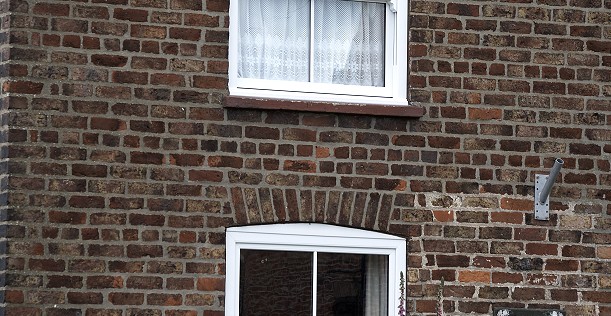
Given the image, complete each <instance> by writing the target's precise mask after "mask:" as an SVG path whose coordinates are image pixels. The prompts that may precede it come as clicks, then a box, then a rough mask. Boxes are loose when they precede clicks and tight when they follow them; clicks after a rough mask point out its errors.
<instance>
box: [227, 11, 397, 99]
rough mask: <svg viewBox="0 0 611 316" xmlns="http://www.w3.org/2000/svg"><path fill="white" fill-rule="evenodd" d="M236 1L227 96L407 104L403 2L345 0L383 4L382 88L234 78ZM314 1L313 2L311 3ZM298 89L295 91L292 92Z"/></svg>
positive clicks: (236, 72) (230, 32)
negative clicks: (384, 17)
mask: <svg viewBox="0 0 611 316" xmlns="http://www.w3.org/2000/svg"><path fill="white" fill-rule="evenodd" d="M239 1H248V0H236V1H231V2H230V5H229V17H230V21H232V22H231V23H230V24H229V53H228V54H229V95H230V96H237V97H253V98H262V99H283V100H299V101H317V102H339V103H361V104H380V105H393V106H397V105H409V102H408V100H407V86H408V84H407V80H408V71H407V69H408V68H407V66H408V65H407V62H408V55H407V47H408V33H407V30H408V21H407V20H408V3H407V0H346V1H363V2H377V3H384V4H385V7H386V36H385V63H384V64H385V69H384V76H385V78H384V86H383V87H368V86H357V85H341V84H325V83H314V82H296V81H282V80H265V79H253V78H239V77H238V41H239V40H240V39H239V34H240V33H239V29H238V23H239V22H238V20H239V16H240V13H239ZM311 1H316V0H311ZM296 87H298V89H296Z"/></svg>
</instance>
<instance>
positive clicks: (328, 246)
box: [225, 223, 406, 316]
mask: <svg viewBox="0 0 611 316" xmlns="http://www.w3.org/2000/svg"><path fill="white" fill-rule="evenodd" d="M242 249H254V250H278V251H307V252H314V253H317V252H328V253H352V254H371V255H387V256H388V311H389V316H390V315H398V313H399V297H400V295H401V293H400V290H399V286H400V284H399V283H400V273H403V275H404V276H405V271H406V263H405V261H406V241H405V239H404V238H401V237H397V236H393V235H388V234H383V233H379V232H373V231H366V230H361V229H355V228H347V227H340V226H334V225H327V224H316V223H288V224H268V225H255V226H240V227H230V228H227V232H226V276H225V316H238V315H239V314H240V311H239V298H240V293H239V291H240V250H242ZM314 291H316V287H314Z"/></svg>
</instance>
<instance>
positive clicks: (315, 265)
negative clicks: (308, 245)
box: [312, 251, 318, 316]
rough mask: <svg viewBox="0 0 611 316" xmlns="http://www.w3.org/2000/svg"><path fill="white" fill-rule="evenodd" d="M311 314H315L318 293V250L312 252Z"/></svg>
mask: <svg viewBox="0 0 611 316" xmlns="http://www.w3.org/2000/svg"><path fill="white" fill-rule="evenodd" d="M312 256H313V258H312V259H313V260H312V261H313V262H312V265H313V267H312V274H313V276H312V316H316V304H317V302H316V296H317V295H318V289H317V283H318V251H314V252H313V253H312Z"/></svg>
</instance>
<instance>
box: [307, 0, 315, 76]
mask: <svg viewBox="0 0 611 316" xmlns="http://www.w3.org/2000/svg"><path fill="white" fill-rule="evenodd" d="M308 65H309V76H310V78H309V82H313V81H314V0H310V56H309V60H308Z"/></svg>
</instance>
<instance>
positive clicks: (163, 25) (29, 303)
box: [0, 0, 611, 316]
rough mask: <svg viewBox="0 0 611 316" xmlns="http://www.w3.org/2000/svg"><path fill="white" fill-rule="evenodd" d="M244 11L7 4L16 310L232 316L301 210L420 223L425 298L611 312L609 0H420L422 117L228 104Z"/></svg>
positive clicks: (418, 287) (140, 2)
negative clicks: (232, 40) (260, 240)
mask: <svg viewBox="0 0 611 316" xmlns="http://www.w3.org/2000/svg"><path fill="white" fill-rule="evenodd" d="M228 3H229V1H226V0H207V1H199V0H198V1H184V0H167V1H166V0H133V1H127V0H89V1H64V2H62V3H56V2H55V1H50V0H48V1H34V0H11V1H0V19H1V21H2V23H1V24H0V31H1V35H2V36H0V53H1V54H0V56H1V57H2V58H1V59H0V63H1V65H0V69H1V70H2V74H3V75H2V78H1V79H0V87H2V91H1V96H0V101H1V103H0V104H1V105H2V107H1V108H0V118H1V119H2V120H1V122H2V126H0V139H2V145H1V146H0V166H1V167H2V168H1V170H2V172H1V173H0V200H2V201H3V203H2V207H0V216H1V217H0V221H2V222H1V223H0V224H1V226H0V227H1V229H0V231H1V232H2V234H0V246H1V247H0V248H2V249H3V248H6V251H4V252H2V256H0V260H4V261H6V264H0V267H3V268H4V267H6V271H0V273H2V276H0V280H2V281H3V282H4V280H6V286H4V284H3V283H0V287H1V288H2V290H3V291H4V297H5V303H4V305H3V306H4V309H5V314H6V315H14V316H16V315H19V316H21V315H41V316H42V315H47V316H49V315H88V316H94V315H144V314H146V315H189V316H192V315H200V316H202V315H203V316H208V315H221V314H222V311H223V302H224V288H225V287H224V279H223V276H224V273H225V268H226V267H225V261H224V257H225V252H224V251H225V250H224V229H225V227H227V226H231V225H242V224H255V223H271V222H297V221H298V222H304V221H305V222H324V223H334V224H340V225H346V226H352V227H360V228H367V229H374V230H378V231H383V232H389V233H393V234H397V235H400V236H403V237H406V238H408V239H409V243H408V244H409V249H408V258H406V260H407V262H408V271H407V272H408V273H407V275H408V280H407V281H408V293H407V297H408V300H407V303H408V306H407V309H408V311H409V312H410V313H411V314H415V315H426V314H429V315H432V314H434V312H435V304H436V303H435V297H436V293H437V285H438V284H439V280H440V279H441V277H444V279H445V280H446V284H447V287H446V288H445V290H444V296H445V301H444V310H445V312H446V314H448V315H460V314H465V313H473V314H476V315H489V314H490V313H491V311H492V308H494V307H501V306H511V307H527V308H561V309H564V310H566V311H567V312H568V314H569V315H606V314H609V313H610V311H611V302H610V301H609V297H611V280H610V279H609V277H608V275H609V273H610V268H609V266H610V264H611V247H609V243H610V238H611V237H610V236H611V234H610V233H609V231H610V229H611V220H610V219H609V216H610V215H611V202H610V197H611V189H610V188H611V167H610V163H609V161H611V145H609V142H610V141H611V128H610V126H611V84H609V77H610V75H609V74H610V73H611V69H610V67H611V37H610V35H609V34H610V30H611V26H609V24H608V21H609V18H610V17H611V16H610V15H609V6H608V3H603V1H569V2H567V1H558V0H538V1H512V2H495V1H484V2H481V1H478V2H473V1H465V2H461V3H459V2H455V1H450V0H444V1H416V0H414V1H411V2H410V10H411V11H410V34H409V38H410V56H409V58H410V63H409V64H410V70H409V71H410V88H409V94H410V100H411V101H413V102H415V103H416V104H417V105H419V106H422V107H423V108H424V109H425V113H426V114H425V115H424V116H423V117H421V118H415V119H414V118H412V119H406V118H397V117H384V116H365V115H351V114H333V113H308V112H291V111H274V110H253V109H237V108H224V107H223V102H224V99H225V97H226V96H227V94H228V91H227V67H228V62H227V41H228V31H227V26H228V23H229V18H228ZM9 12H10V14H11V15H10V17H9V15H8V14H9ZM404 57H405V58H408V56H404ZM270 104H271V103H270ZM556 157H558V158H563V159H564V160H565V166H564V168H563V169H562V172H561V175H560V177H559V178H558V180H557V183H556V185H555V187H554V189H553V191H552V195H551V209H552V211H551V217H550V220H549V221H538V220H535V219H534V217H533V197H532V196H533V193H534V186H533V182H534V177H535V174H537V173H545V172H547V171H548V169H549V168H550V167H551V165H552V164H553V160H554V158H556ZM7 240H8V242H7ZM4 245H6V247H5V246H4ZM4 275H5V277H4Z"/></svg>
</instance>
